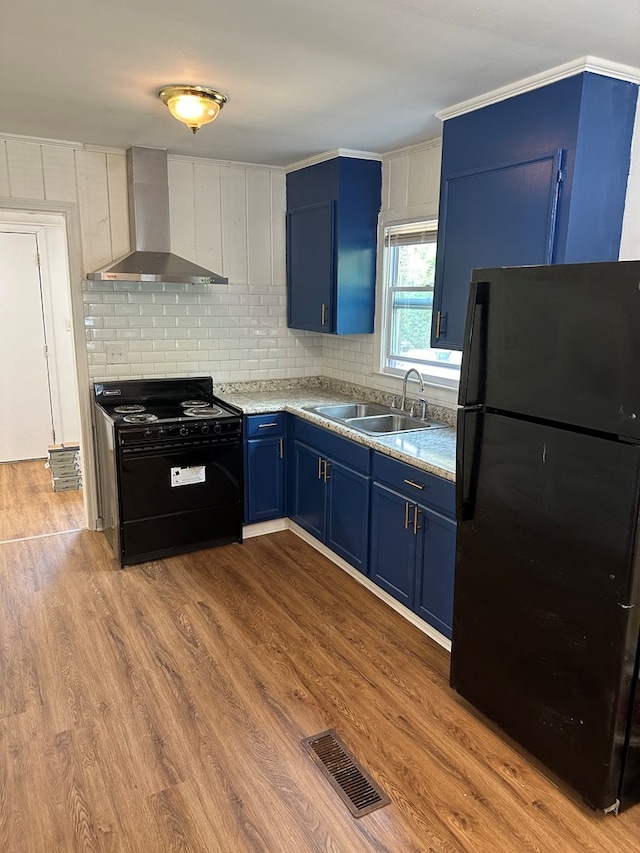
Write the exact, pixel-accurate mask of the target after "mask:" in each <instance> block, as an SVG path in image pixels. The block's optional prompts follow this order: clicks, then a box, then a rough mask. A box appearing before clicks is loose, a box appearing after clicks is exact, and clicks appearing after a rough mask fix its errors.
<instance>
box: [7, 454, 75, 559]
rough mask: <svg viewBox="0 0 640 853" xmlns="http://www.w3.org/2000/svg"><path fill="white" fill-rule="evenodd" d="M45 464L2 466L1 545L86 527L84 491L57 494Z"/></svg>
mask: <svg viewBox="0 0 640 853" xmlns="http://www.w3.org/2000/svg"><path fill="white" fill-rule="evenodd" d="M45 461H46V460H44V459H33V460H30V461H29V462H2V463H0V542H6V541H7V540H8V539H23V538H25V537H27V536H42V535H45V534H49V533H58V532H59V531H63V530H77V529H78V528H81V527H84V526H85V518H84V505H83V499H82V491H81V490H77V491H69V492H54V491H53V488H52V485H51V471H49V469H48V468H45Z"/></svg>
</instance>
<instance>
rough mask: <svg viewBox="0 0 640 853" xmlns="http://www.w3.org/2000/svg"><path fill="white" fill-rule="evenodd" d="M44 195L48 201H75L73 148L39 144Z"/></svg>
mask: <svg viewBox="0 0 640 853" xmlns="http://www.w3.org/2000/svg"><path fill="white" fill-rule="evenodd" d="M40 150H41V156H42V174H43V180H44V197H45V198H46V199H47V200H48V201H73V202H75V201H76V197H77V192H76V161H75V154H74V151H73V148H65V147H63V146H61V145H59V146H54V145H42V146H40Z"/></svg>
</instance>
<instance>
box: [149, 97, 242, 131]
mask: <svg viewBox="0 0 640 853" xmlns="http://www.w3.org/2000/svg"><path fill="white" fill-rule="evenodd" d="M158 95H159V97H160V98H161V99H162V101H163V102H164V103H165V104H166V105H167V107H168V108H169V112H170V113H171V115H172V116H173V117H174V118H177V119H178V121H182V122H184V124H186V125H187V127H189V128H191V130H192V131H193V132H194V133H195V132H196V131H197V130H199V129H200V128H201V127H202V125H204V124H209V122H210V121H213V120H214V118H216V116H217V115H218V113H219V112H220V110H221V109H222V107H223V106H224V105H225V104H226V102H227V100H228V98H227V96H226V95H223V94H222V92H218V91H217V90H216V89H207V88H205V87H204V86H167V87H166V88H165V89H162V90H161V91H160V92H159V93H158Z"/></svg>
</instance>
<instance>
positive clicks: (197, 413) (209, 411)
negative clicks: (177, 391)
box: [184, 403, 222, 418]
mask: <svg viewBox="0 0 640 853" xmlns="http://www.w3.org/2000/svg"><path fill="white" fill-rule="evenodd" d="M184 413H185V415H187V416H188V417H190V418H213V417H216V415H221V414H222V409H220V408H219V407H218V406H210V405H208V404H206V403H205V404H204V405H203V406H197V407H195V408H191V409H185V410H184Z"/></svg>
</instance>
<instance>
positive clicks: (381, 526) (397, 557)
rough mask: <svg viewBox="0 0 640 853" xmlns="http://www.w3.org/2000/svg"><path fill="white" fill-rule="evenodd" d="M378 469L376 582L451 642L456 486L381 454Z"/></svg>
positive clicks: (373, 532) (374, 524)
mask: <svg viewBox="0 0 640 853" xmlns="http://www.w3.org/2000/svg"><path fill="white" fill-rule="evenodd" d="M372 469H373V478H374V481H373V484H372V487H371V541H370V554H371V559H370V577H371V580H373V581H375V583H377V584H378V586H380V587H381V588H382V589H384V590H386V592H388V593H389V595H392V596H393V597H394V598H395V599H397V600H398V601H399V602H401V603H402V604H404V605H405V607H408V608H409V609H410V610H413V611H414V613H416V614H417V615H418V616H420V617H421V618H422V619H424V620H425V621H426V622H428V623H429V624H430V625H432V626H433V627H434V628H435V629H436V630H437V631H439V632H440V633H441V634H444V636H445V637H449V638H451V626H452V623H453V578H454V572H455V548H456V523H455V521H454V518H453V516H454V498H455V486H454V484H453V483H450V482H449V481H447V480H443V479H441V478H440V477H434V476H433V475H432V474H428V473H426V472H424V471H420V470H418V469H416V468H413V467H412V466H411V465H407V464H405V463H403V462H398V461H396V460H394V459H392V458H390V457H388V456H383V455H382V454H379V453H374V456H373V465H372ZM380 480H384V481H386V482H380Z"/></svg>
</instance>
